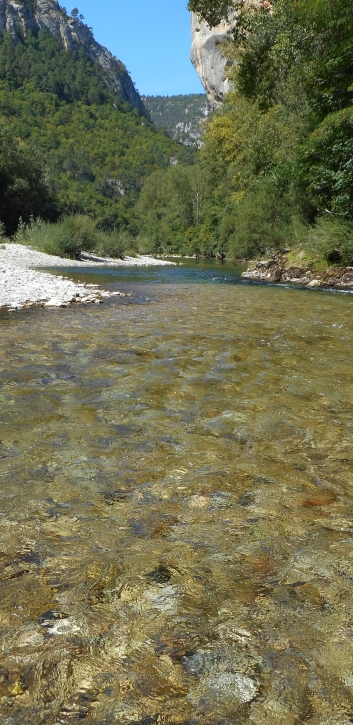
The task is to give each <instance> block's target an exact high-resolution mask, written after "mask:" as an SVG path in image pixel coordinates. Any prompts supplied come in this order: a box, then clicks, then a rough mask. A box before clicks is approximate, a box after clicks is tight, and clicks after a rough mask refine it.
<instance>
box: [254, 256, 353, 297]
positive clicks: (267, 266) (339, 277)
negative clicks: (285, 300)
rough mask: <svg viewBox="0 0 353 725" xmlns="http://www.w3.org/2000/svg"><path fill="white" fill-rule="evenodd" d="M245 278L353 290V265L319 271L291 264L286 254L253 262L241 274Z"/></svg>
mask: <svg viewBox="0 0 353 725" xmlns="http://www.w3.org/2000/svg"><path fill="white" fill-rule="evenodd" d="M241 276H242V277H244V278H245V279H251V280H254V281H256V282H266V283H267V284H274V283H282V284H291V285H297V286H303V287H309V288H318V289H319V288H322V289H329V288H332V289H341V290H349V289H352V290H353V267H330V268H327V269H326V270H324V271H321V272H318V271H315V270H314V269H310V268H307V267H300V266H297V265H293V264H290V263H289V262H288V259H287V257H286V255H284V254H283V255H281V254H277V255H275V256H273V257H271V258H270V259H260V260H254V261H253V262H251V263H250V264H249V266H248V268H247V270H246V271H245V272H243V273H242V275H241Z"/></svg>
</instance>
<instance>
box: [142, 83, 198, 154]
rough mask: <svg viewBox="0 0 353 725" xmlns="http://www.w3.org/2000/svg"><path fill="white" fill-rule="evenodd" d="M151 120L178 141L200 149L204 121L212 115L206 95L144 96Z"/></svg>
mask: <svg viewBox="0 0 353 725" xmlns="http://www.w3.org/2000/svg"><path fill="white" fill-rule="evenodd" d="M142 100H143V102H144V105H145V107H146V109H147V111H148V112H149V114H150V117H151V120H152V121H153V123H155V124H156V126H160V127H161V128H164V129H165V130H166V131H167V133H168V134H169V136H171V137H172V138H174V139H175V140H176V141H179V142H180V143H183V144H185V145H186V146H193V147H194V148H198V147H199V146H200V144H201V137H202V134H203V121H204V120H205V118H207V116H208V115H209V113H210V107H209V103H208V100H207V96H206V94H205V93H191V94H189V95H179V96H143V98H142Z"/></svg>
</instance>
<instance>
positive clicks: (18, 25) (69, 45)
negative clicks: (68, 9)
mask: <svg viewBox="0 0 353 725" xmlns="http://www.w3.org/2000/svg"><path fill="white" fill-rule="evenodd" d="M40 29H43V30H47V31H48V32H49V33H50V34H51V35H55V37H56V38H58V40H59V41H60V43H61V44H62V46H63V47H64V48H66V50H75V49H77V48H78V47H81V46H85V48H86V50H87V52H88V55H89V58H90V59H91V60H92V61H98V63H99V64H100V65H101V66H102V68H103V69H104V71H105V78H106V81H107V85H108V86H109V87H110V88H112V89H113V90H114V91H115V93H116V94H117V95H118V96H120V97H121V98H123V99H124V100H125V101H127V102H128V103H130V105H131V106H132V107H133V108H137V109H138V111H139V112H140V113H141V114H143V115H146V110H145V107H144V105H143V102H142V99H141V97H140V96H139V94H138V92H137V91H136V89H135V86H134V84H133V82H132V80H131V78H130V76H129V74H128V72H127V70H126V68H125V66H124V65H123V63H121V61H119V60H117V58H115V57H114V56H113V55H112V54H111V53H110V52H109V50H107V49H106V48H104V47H103V46H102V45H99V43H97V42H96V40H95V39H94V37H93V34H92V32H91V31H90V29H89V28H88V27H87V26H86V25H84V23H82V22H81V21H80V20H79V19H76V18H70V17H67V15H66V13H65V12H64V11H63V10H62V9H61V8H60V6H59V4H58V2H57V0H0V32H2V31H3V30H7V31H8V32H9V33H11V35H12V36H13V37H14V38H15V40H19V38H20V35H26V34H27V32H28V31H29V30H32V31H38V30H40Z"/></svg>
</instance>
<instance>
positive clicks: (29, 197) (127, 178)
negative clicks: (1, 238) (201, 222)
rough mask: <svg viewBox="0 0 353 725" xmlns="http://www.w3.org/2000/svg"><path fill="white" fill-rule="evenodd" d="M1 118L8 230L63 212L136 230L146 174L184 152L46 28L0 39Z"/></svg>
mask: <svg viewBox="0 0 353 725" xmlns="http://www.w3.org/2000/svg"><path fill="white" fill-rule="evenodd" d="M0 121H1V136H0V144H1V147H0V179H4V180H5V181H4V182H3V183H2V184H1V185H0V219H1V220H2V221H3V222H4V223H5V226H6V230H7V233H8V234H12V233H13V232H14V231H15V229H16V227H17V225H18V221H19V218H20V217H22V218H23V220H24V221H25V222H28V221H29V218H30V216H31V215H33V216H34V217H38V216H41V217H43V218H44V219H49V220H50V219H53V218H55V217H56V218H58V217H59V216H61V215H62V214H63V213H64V214H81V215H82V214H83V215H87V214H88V215H90V216H92V217H93V218H94V219H95V220H96V222H97V223H98V225H99V226H100V227H101V228H108V229H113V228H122V227H126V228H127V227H128V228H130V229H131V231H132V232H134V233H135V234H137V233H138V227H137V226H136V219H135V214H134V206H135V203H136V201H137V199H138V197H139V193H140V190H141V187H142V183H143V180H144V178H145V177H146V176H147V175H149V174H151V173H152V172H154V171H156V170H157V169H160V168H167V167H168V166H169V164H170V159H171V158H173V159H176V160H181V159H186V160H188V158H189V157H190V153H191V152H190V151H188V149H186V148H184V147H182V146H180V145H178V144H177V143H175V142H174V141H173V140H172V139H170V138H169V137H168V135H167V134H166V133H165V132H162V131H159V130H158V129H156V127H155V126H153V124H151V123H150V121H149V120H148V119H147V118H145V117H144V116H140V115H139V114H138V112H137V111H136V110H132V109H131V108H130V106H129V105H128V104H127V103H124V102H123V101H121V100H119V98H118V97H117V95H116V94H115V93H114V92H113V91H112V90H110V89H109V87H108V86H107V84H106V83H105V79H104V76H103V72H102V68H101V67H100V66H98V64H93V63H92V62H91V61H90V60H89V58H88V55H87V52H86V50H85V48H84V47H82V49H80V50H79V51H77V52H71V51H70V52H69V51H66V50H64V49H63V48H62V47H61V46H60V44H59V42H58V40H57V39H56V38H55V37H53V36H51V35H49V34H48V33H46V32H45V31H40V32H39V34H38V36H34V35H33V34H31V33H28V35H27V37H26V38H23V40H22V42H21V43H18V44H16V45H15V44H14V41H13V39H12V37H11V36H10V35H9V34H8V33H6V32H5V33H4V34H3V35H2V36H0ZM10 197H11V203H10V204H9V203H8V201H9V198H10ZM40 199H42V200H43V203H42V204H41V202H40Z"/></svg>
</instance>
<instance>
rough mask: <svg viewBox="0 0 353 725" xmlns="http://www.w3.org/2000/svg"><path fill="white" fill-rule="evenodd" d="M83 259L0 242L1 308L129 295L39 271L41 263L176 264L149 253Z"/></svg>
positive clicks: (59, 303) (56, 265)
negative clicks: (112, 257) (120, 257)
mask: <svg viewBox="0 0 353 725" xmlns="http://www.w3.org/2000/svg"><path fill="white" fill-rule="evenodd" d="M83 256H84V257H85V259H84V260H82V261H76V260H72V259H63V258H62V257H55V256H52V255H50V254H43V253H42V252H37V251H35V250H33V249H31V248H30V247H26V246H24V245H21V244H11V243H10V244H1V245H0V308H7V309H8V310H10V311H15V310H20V309H23V308H29V307H38V306H39V307H69V306H70V305H72V304H89V303H96V304H100V303H102V302H103V301H104V299H105V298H108V297H117V296H126V293H122V292H110V291H108V290H104V289H100V288H99V286H98V285H94V284H83V283H78V282H73V281H72V280H70V279H68V278H67V277H62V276H57V275H53V274H50V273H48V272H42V271H39V270H38V269H36V268H40V267H97V266H103V265H104V266H114V267H127V266H149V265H165V264H173V262H167V261H166V260H162V259H155V258H154V257H149V256H138V257H125V259H104V258H101V257H97V256H95V255H89V254H86V255H83Z"/></svg>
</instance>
